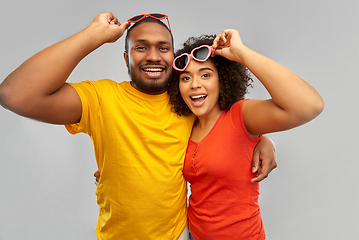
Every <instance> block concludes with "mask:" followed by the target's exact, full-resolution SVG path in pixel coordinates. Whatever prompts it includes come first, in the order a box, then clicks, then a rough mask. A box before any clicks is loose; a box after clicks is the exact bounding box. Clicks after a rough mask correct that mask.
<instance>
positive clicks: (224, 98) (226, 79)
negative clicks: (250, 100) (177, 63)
mask: <svg viewBox="0 0 359 240" xmlns="http://www.w3.org/2000/svg"><path fill="white" fill-rule="evenodd" d="M215 37H216V35H201V36H200V37H190V38H188V39H187V41H186V42H184V43H183V47H182V48H181V49H179V50H177V52H176V53H175V57H177V56H179V55H181V54H183V53H188V54H190V53H191V51H192V49H194V48H196V47H199V46H201V45H209V46H211V45H212V43H213V40H214V39H215ZM210 58H211V59H212V60H213V63H214V64H215V66H216V67H217V70H218V78H219V87H220V93H219V98H218V104H219V107H220V109H221V110H229V109H230V108H231V106H232V105H233V104H234V103H235V102H237V101H239V100H242V99H243V98H244V95H245V94H246V93H247V87H248V86H251V87H252V82H253V80H252V78H251V76H250V72H249V70H248V69H247V68H246V67H245V66H244V65H242V64H240V63H238V62H235V61H231V60H228V59H226V58H224V57H222V56H214V57H210ZM179 74H180V73H179V72H177V71H174V72H173V76H172V79H171V80H170V81H169V84H168V88H167V91H168V93H169V95H170V104H172V111H174V112H175V113H177V114H178V115H179V116H181V115H184V116H186V115H189V114H191V113H192V112H191V110H190V109H189V107H188V106H187V104H186V103H185V101H184V100H183V98H182V96H181V93H180V90H179Z"/></svg>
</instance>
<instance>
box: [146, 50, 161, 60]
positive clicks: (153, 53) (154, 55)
mask: <svg viewBox="0 0 359 240" xmlns="http://www.w3.org/2000/svg"><path fill="white" fill-rule="evenodd" d="M146 60H147V61H150V62H159V61H161V54H160V52H159V51H158V50H157V49H156V48H150V50H149V51H148V52H147V56H146Z"/></svg>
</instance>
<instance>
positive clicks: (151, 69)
mask: <svg viewBox="0 0 359 240" xmlns="http://www.w3.org/2000/svg"><path fill="white" fill-rule="evenodd" d="M143 70H144V71H146V72H162V71H163V69H162V68H145V69H143Z"/></svg>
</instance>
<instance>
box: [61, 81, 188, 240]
mask: <svg viewBox="0 0 359 240" xmlns="http://www.w3.org/2000/svg"><path fill="white" fill-rule="evenodd" d="M71 85H72V86H73V87H74V88H75V89H76V91H77V93H78V94H79V96H80V98H81V102H82V117H81V121H80V123H78V124H72V125H66V128H67V130H68V131H69V132H70V133H71V134H76V133H80V132H83V133H86V134H88V135H89V136H90V137H91V140H92V142H93V146H94V150H95V155H96V160H97V165H98V167H99V170H100V172H101V178H100V181H99V184H98V186H97V189H96V195H97V203H98V205H99V208H100V210H99V219H98V223H97V228H96V232H97V237H98V239H100V240H109V239H116V240H118V239H131V240H132V239H141V240H142V239H156V240H158V239H177V238H178V237H179V235H180V234H181V232H182V231H183V230H184V228H185V227H186V225H187V205H186V196H187V183H186V181H185V179H184V177H183V174H182V168H183V161H184V157H185V152H186V147H187V143H188V139H189V136H190V132H191V129H192V125H193V122H194V116H189V117H179V116H178V115H177V114H175V113H173V112H171V105H170V104H169V103H168V99H169V97H168V94H167V93H164V94H160V95H148V94H144V93H142V92H139V91H137V90H136V89H134V88H133V87H132V86H131V85H130V83H129V82H122V83H116V82H114V81H111V80H108V79H104V80H99V81H84V82H81V83H71Z"/></svg>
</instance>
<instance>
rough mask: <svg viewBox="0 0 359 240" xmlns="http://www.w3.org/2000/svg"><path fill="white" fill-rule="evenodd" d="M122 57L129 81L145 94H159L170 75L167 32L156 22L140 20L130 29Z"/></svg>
mask: <svg viewBox="0 0 359 240" xmlns="http://www.w3.org/2000/svg"><path fill="white" fill-rule="evenodd" d="M128 46H129V47H128V51H129V52H128V53H125V55H124V57H125V60H126V63H127V67H128V72H129V75H130V77H131V80H132V82H131V84H132V86H133V87H135V88H136V89H137V90H139V91H141V92H144V93H147V94H161V93H163V92H165V91H166V85H167V83H168V81H169V78H170V77H171V75H172V61H173V57H174V55H173V50H172V49H173V48H172V40H171V34H170V33H169V31H168V30H167V29H166V28H165V27H163V26H161V25H160V24H157V23H152V22H146V23H142V24H140V25H138V26H136V27H135V28H133V29H132V30H131V32H130V36H129V39H128Z"/></svg>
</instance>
